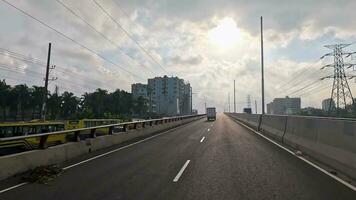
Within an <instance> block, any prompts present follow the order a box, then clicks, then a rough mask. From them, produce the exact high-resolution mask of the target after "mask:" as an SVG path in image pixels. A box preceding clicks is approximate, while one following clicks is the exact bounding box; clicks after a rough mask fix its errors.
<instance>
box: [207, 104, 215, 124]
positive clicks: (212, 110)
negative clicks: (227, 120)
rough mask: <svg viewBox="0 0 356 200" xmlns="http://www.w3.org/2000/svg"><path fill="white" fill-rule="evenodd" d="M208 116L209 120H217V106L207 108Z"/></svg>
mask: <svg viewBox="0 0 356 200" xmlns="http://www.w3.org/2000/svg"><path fill="white" fill-rule="evenodd" d="M206 117H207V119H208V121H210V120H216V109H215V107H210V108H206Z"/></svg>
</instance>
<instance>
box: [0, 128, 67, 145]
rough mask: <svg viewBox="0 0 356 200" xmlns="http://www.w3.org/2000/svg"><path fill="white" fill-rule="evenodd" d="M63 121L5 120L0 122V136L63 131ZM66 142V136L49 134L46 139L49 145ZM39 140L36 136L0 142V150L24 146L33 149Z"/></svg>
mask: <svg viewBox="0 0 356 200" xmlns="http://www.w3.org/2000/svg"><path fill="white" fill-rule="evenodd" d="M64 127H65V125H64V123H63V122H55V121H52V122H51V121H45V122H41V121H30V122H5V123H0V138H6V137H14V136H26V135H33V134H39V133H48V132H53V131H63V130H64ZM64 142H66V136H65V135H64V134H63V135H61V134H60V135H51V136H49V137H48V139H47V143H48V145H49V146H52V145H55V144H61V143H64ZM39 143H40V141H39V140H38V138H27V139H19V140H14V141H8V142H0V152H1V150H2V149H5V148H25V149H33V148H36V147H38V145H39Z"/></svg>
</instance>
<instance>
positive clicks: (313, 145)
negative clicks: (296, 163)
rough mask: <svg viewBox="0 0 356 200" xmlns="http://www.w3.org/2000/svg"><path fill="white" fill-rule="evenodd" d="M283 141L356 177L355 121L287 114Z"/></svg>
mask: <svg viewBox="0 0 356 200" xmlns="http://www.w3.org/2000/svg"><path fill="white" fill-rule="evenodd" d="M284 143H285V144H287V145H290V146H292V147H294V148H296V149H299V150H301V151H302V152H303V153H305V154H307V155H309V156H311V157H312V158H314V159H316V160H318V161H320V162H322V163H324V164H326V165H328V166H330V167H332V168H334V169H336V170H337V171H340V172H342V173H344V174H347V175H349V176H350V177H352V178H353V179H356V121H351V120H344V119H339V120H338V119H328V118H308V117H298V116H288V123H287V128H286V134H285V137H284Z"/></svg>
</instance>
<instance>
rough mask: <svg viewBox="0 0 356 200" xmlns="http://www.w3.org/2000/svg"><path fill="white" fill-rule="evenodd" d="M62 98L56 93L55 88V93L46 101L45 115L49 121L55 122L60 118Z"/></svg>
mask: <svg viewBox="0 0 356 200" xmlns="http://www.w3.org/2000/svg"><path fill="white" fill-rule="evenodd" d="M61 106H62V96H61V95H59V93H58V87H57V86H56V89H55V92H54V93H53V94H50V95H49V97H48V100H47V113H48V116H49V118H50V119H52V120H55V119H58V118H59V117H60V110H61V109H62V107H61Z"/></svg>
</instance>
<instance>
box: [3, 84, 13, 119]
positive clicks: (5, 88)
mask: <svg viewBox="0 0 356 200" xmlns="http://www.w3.org/2000/svg"><path fill="white" fill-rule="evenodd" d="M10 90H11V87H10V85H7V84H6V82H5V80H0V108H1V110H2V119H3V120H4V121H6V115H7V114H6V110H7V108H8V105H9V96H10Z"/></svg>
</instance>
